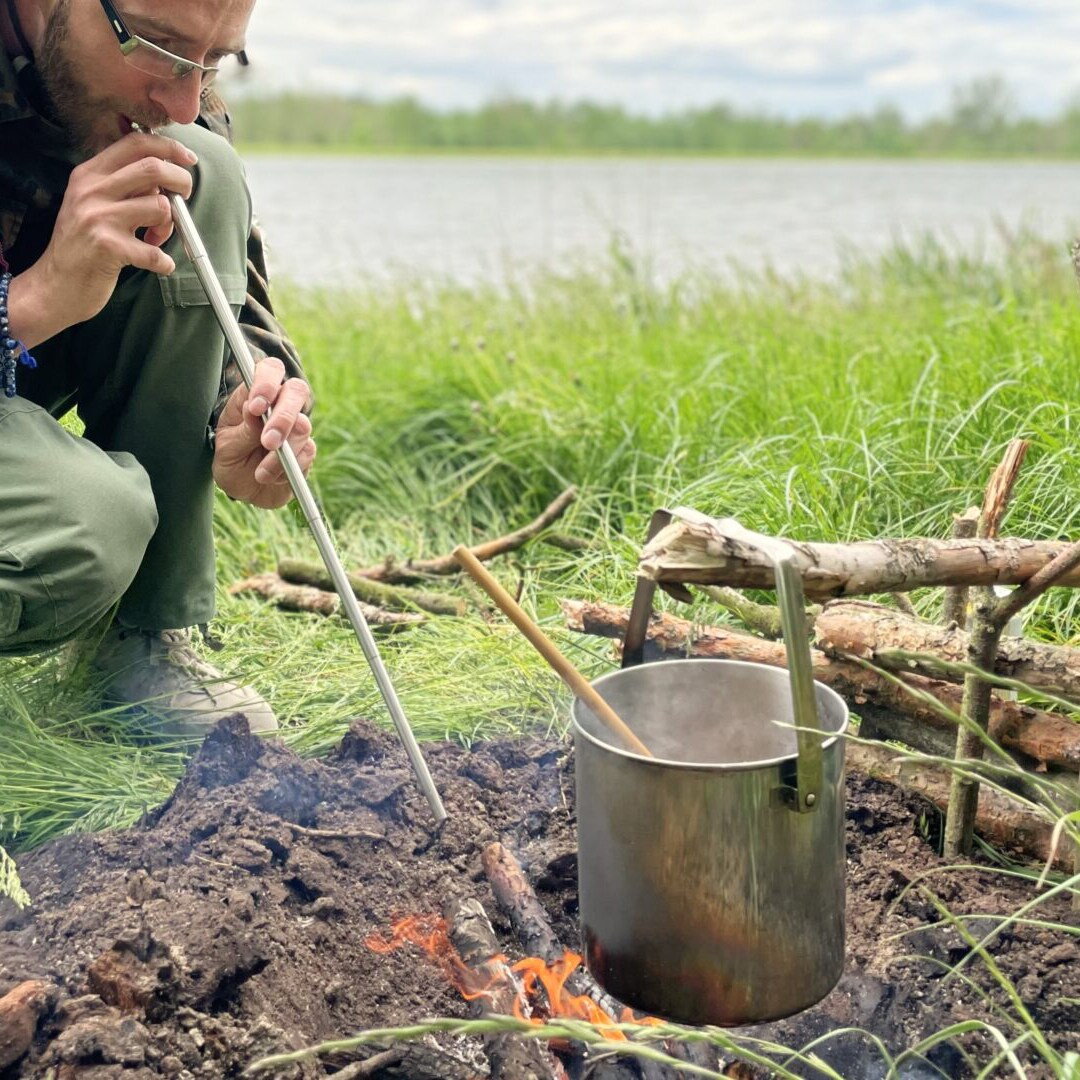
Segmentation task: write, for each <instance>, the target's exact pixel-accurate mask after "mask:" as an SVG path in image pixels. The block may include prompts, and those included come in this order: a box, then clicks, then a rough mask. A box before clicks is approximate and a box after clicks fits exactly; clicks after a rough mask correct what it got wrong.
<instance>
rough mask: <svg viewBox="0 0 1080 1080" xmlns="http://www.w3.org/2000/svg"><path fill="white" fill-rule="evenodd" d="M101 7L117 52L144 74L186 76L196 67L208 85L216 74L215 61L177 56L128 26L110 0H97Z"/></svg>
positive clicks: (242, 60) (244, 60)
mask: <svg viewBox="0 0 1080 1080" xmlns="http://www.w3.org/2000/svg"><path fill="white" fill-rule="evenodd" d="M101 7H102V10H103V11H104V12H105V15H106V17H107V18H108V20H109V25H110V26H112V28H113V33H114V34H115V35H116V40H117V41H118V42H119V43H120V52H121V53H123V56H124V59H125V60H126V61H127V62H128V63H129V64H130V65H131V66H132V67H133V68H137V69H138V70H139V71H141V72H143V74H145V75H153V76H154V78H155V79H186V78H187V77H188V76H189V75H190V74H191V73H192V72H193V71H197V72H198V73H199V79H200V81H201V82H202V84H203V86H209V85H210V84H211V83H212V82H213V81H214V79H215V78H216V77H217V73H218V67H217V64H213V65H210V66H207V65H206V64H197V63H196V62H195V61H194V60H186V59H184V57H182V56H177V55H176V54H175V53H171V52H169V51H168V49H163V48H162V47H161V46H160V45H155V44H154V43H153V42H152V41H148V40H147V39H146V38H144V37H140V36H139V35H138V34H133V33H132V32H131V31H130V30H128V28H127V25H126V24H125V23H124V20H123V19H122V18H121V17H120V12H118V11H117V10H116V8H114V7H113V6H112V3H111V2H110V0H101ZM238 59H239V61H240V63H241V64H246V63H247V62H248V59H247V56H246V55H245V54H244V53H243V52H241V53H240V54H239V55H238Z"/></svg>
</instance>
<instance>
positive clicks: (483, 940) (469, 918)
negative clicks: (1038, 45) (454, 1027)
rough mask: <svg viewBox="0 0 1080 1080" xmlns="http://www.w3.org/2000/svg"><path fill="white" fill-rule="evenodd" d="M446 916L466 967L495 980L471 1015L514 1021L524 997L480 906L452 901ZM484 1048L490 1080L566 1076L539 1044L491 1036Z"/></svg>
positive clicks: (542, 1079) (552, 1079) (475, 1002)
mask: <svg viewBox="0 0 1080 1080" xmlns="http://www.w3.org/2000/svg"><path fill="white" fill-rule="evenodd" d="M443 917H444V918H445V919H446V922H447V925H448V927H449V935H450V941H451V942H452V943H453V946H454V948H455V949H457V953H458V956H460V957H461V960H462V962H463V963H464V964H465V966H466V967H467V968H469V970H470V971H474V972H476V973H477V974H478V976H479V977H480V979H481V980H483V979H486V978H490V979H491V984H490V988H489V989H487V990H485V991H484V993H483V994H482V995H481V996H480V997H478V998H475V999H474V1000H473V1002H472V1005H471V1009H472V1012H473V1015H474V1016H477V1017H480V1016H483V1015H484V1014H485V1013H498V1014H500V1015H502V1016H513V1015H514V1005H515V1004H517V1005H518V1006H519V1009H520V1007H523V1006H524V1005H525V1000H524V996H523V995H522V994H521V992H520V986H519V984H518V982H517V980H516V978H515V977H514V975H513V974H512V973H511V971H510V968H509V965H508V964H507V963H506V961H505V959H504V958H503V957H502V955H501V953H502V950H501V949H500V948H499V942H498V939H497V938H496V937H495V931H494V930H493V929H492V927H491V923H490V922H488V917H487V915H486V914H485V913H484V909H483V907H482V906H481V905H480V903H479V901H477V900H451V901H449V902H448V903H447V904H446V905H445V906H444V908H443ZM522 1015H524V1013H522ZM483 1043H484V1053H485V1054H486V1055H487V1058H488V1063H489V1064H490V1066H491V1077H492V1080H556V1078H557V1077H558V1075H559V1073H560V1072H562V1067H561V1066H559V1067H558V1071H556V1066H555V1064H554V1063H553V1061H552V1060H551V1052H550V1050H548V1049H547V1047H545V1046H543V1045H542V1044H540V1043H537V1042H526V1041H525V1040H523V1039H521V1038H520V1037H518V1036H515V1035H487V1036H485V1037H484V1039H483Z"/></svg>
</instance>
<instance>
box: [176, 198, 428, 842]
mask: <svg viewBox="0 0 1080 1080" xmlns="http://www.w3.org/2000/svg"><path fill="white" fill-rule="evenodd" d="M166 194H167V195H168V199H169V204H170V206H171V207H172V216H173V222H174V224H175V225H176V231H177V233H178V234H179V236H180V239H181V241H182V242H183V245H184V250H185V251H186V252H187V254H188V258H190V259H191V261H192V263H193V265H194V267H195V273H196V274H197V275H198V278H199V283H200V284H201V285H202V287H203V291H204V292H205V293H206V298H207V299H208V300H209V301H210V306H211V307H212V308H213V309H214V314H215V315H216V316H217V321H218V323H219V324H220V326H221V329H222V331H223V332H224V334H225V339H226V341H228V343H229V348H230V349H231V350H232V353H233V356H234V357H235V358H236V363H237V365H238V366H239V368H240V373H241V375H242V376H243V378H244V382H245V383H246V384H247V386H248V389H250V388H251V384H252V381H253V380H254V378H255V361H254V359H253V357H252V354H251V350H250V349H249V348H248V344H247V341H246V340H245V338H244V335H243V332H242V331H241V329H240V324H239V323H238V322H237V320H236V316H235V315H234V314H233V310H232V308H231V307H230V306H229V302H228V300H227V299H226V298H225V292H224V290H223V289H222V287H221V282H220V281H219V280H218V277H217V274H216V273H215V272H214V268H213V266H212V265H211V264H210V259H209V257H208V256H207V253H206V247H205V246H204V244H203V242H202V238H201V237H200V236H199V233H198V230H197V229H196V228H195V222H194V221H192V219H191V213H190V212H189V210H188V208H187V204H186V203H185V202H184V200H183V199H182V198H181V197H180V196H179V195H176V194H174V193H171V192H167V193H166ZM269 415H270V414H269V413H267V417H269ZM277 455H278V460H279V461H280V462H281V464H282V466H283V468H284V469H285V475H286V476H287V477H288V478H289V484H290V485H291V487H292V489H293V494H294V495H295V496H296V500H297V502H299V504H300V506H301V507H302V508H303V511H304V516H305V517H306V518H307V520H308V525H309V526H310V527H311V532H312V534H313V535H314V537H315V543H316V544H317V545H318V548H319V554H320V555H321V556H322V560H323V563H324V564H325V565H326V569H327V570H328V571H329V572H330V577H331V578H332V579H333V582H334V588H335V589H337V593H338V596H340V597H341V603H342V606H343V607H344V608H345V614H346V615H347V616H348V619H349V622H350V623H352V628H353V630H354V631H355V632H356V639H357V641H359V642H360V648H361V649H363V651H364V656H365V657H367V662H368V665H369V666H370V668H371V673H372V674H373V675H374V676H375V682H376V683H377V684H378V686H379V691H380V693H381V694H382V696H383V701H385V702H386V707H387V709H389V710H390V716H391V718H392V719H393V721H394V727H396V728H397V733H398V737H399V738H400V739H401V741H402V743H403V744H404V746H405V752H406V753H407V754H408V755H409V761H410V762H411V763H412V768H413V772H414V773H415V774H416V779H417V781H418V783H419V784H420V788H421V790H422V791H423V793H424V795H425V796H426V798H427V801H428V803H429V804H430V806H431V810H432V813H433V814H434V815H435V820H436V821H437V822H441V821H444V820H445V819H446V816H447V815H446V809H445V808H444V806H443V803H442V799H441V798H440V797H439V791H438V788H436V787H435V781H434V780H432V778H431V773H430V772H429V771H428V767H427V762H426V761H424V756H423V754H421V752H420V747H419V746H418V745H417V742H416V736H415V735H413V732H412V728H411V727H410V726H409V721H408V719H407V718H406V716H405V712H404V710H403V709H402V708H401V702H400V701H398V696H397V693H396V692H395V690H394V686H393V683H391V681H390V675H389V674H388V673H387V670H386V666H385V665H384V664H383V662H382V657H381V656H380V655H379V650H378V648H377V646H376V644H375V639H374V638H373V637H372V634H371V630H370V628H369V627H368V624H367V620H366V619H365V618H364V613H363V612H362V611H361V610H360V605H359V604H358V603H357V600H356V596H355V594H354V593H353V591H352V586H350V585H349V579H348V576H347V574H346V573H345V568H344V566H342V564H341V559H340V558H339V557H338V553H337V551H336V549H335V548H334V543H333V541H332V540H331V539H330V533H329V530H328V529H327V527H326V522H325V521H323V517H322V514H321V513H320V512H319V507H318V504H317V503H316V502H315V497H314V496H313V495H312V493H311V488H310V487H309V486H308V482H307V478H306V477H305V476H304V474H303V471H302V470H301V469H300V464H299V462H298V461H297V460H296V455H295V454H294V453H293V449H292V447H291V446H290V445H289V444H288V443H287V442H286V443H284V444H283V445H282V446H281V448H280V449H279V450H278V451H277Z"/></svg>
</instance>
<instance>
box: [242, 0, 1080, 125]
mask: <svg viewBox="0 0 1080 1080" xmlns="http://www.w3.org/2000/svg"><path fill="white" fill-rule="evenodd" d="M249 46H250V48H249V53H250V55H251V57H252V60H253V67H252V71H251V76H250V84H251V87H252V88H253V89H258V90H272V89H284V88H300V87H305V88H324V89H332V90H335V91H339V92H344V93H364V94H369V95H372V96H376V97H385V96H389V95H392V94H400V93H413V94H416V95H417V96H418V97H421V98H422V99H424V100H425V101H427V102H429V103H431V104H434V105H439V106H444V107H451V106H470V105H475V104H477V103H479V102H482V101H484V100H487V99H489V98H490V97H491V96H492V95H494V94H499V93H503V94H515V95H520V96H523V97H529V98H534V99H539V100H546V99H550V98H556V97H557V98H561V99H563V100H576V99H581V98H589V99H593V100H597V101H603V102H615V103H621V104H623V105H626V106H627V107H630V108H633V109H635V110H637V111H643V112H659V111H663V110H667V109H676V108H683V107H686V106H691V105H705V104H712V103H714V102H717V101H724V102H727V103H729V104H731V105H734V106H736V107H737V108H743V109H749V108H764V109H768V110H770V111H774V112H779V113H783V114H786V115H805V114H820V115H838V114H844V113H850V112H855V111H869V110H871V109H873V108H874V107H876V106H877V105H878V104H880V103H882V102H885V101H888V102H891V103H894V104H897V105H899V106H900V108H902V109H903V110H904V111H905V112H907V113H908V114H909V115H911V116H914V117H921V116H925V115H926V114H928V113H930V112H935V111H941V110H943V109H944V108H946V107H947V105H948V102H949V99H950V94H951V91H952V88H953V87H954V86H955V85H957V84H958V83H962V82H966V81H969V80H971V79H973V78H976V77H979V76H983V75H989V74H997V75H1001V76H1003V77H1004V78H1005V79H1006V80H1007V81H1008V82H1009V84H1010V86H1011V87H1012V88H1013V90H1014V92H1015V93H1016V96H1017V100H1018V103H1019V105H1020V107H1021V109H1022V110H1023V111H1024V112H1028V113H1033V114H1036V115H1045V114H1047V113H1050V112H1053V111H1055V110H1056V109H1057V108H1058V107H1059V106H1060V103H1061V102H1062V100H1063V99H1064V98H1065V97H1066V96H1067V95H1068V94H1069V92H1070V91H1071V90H1072V89H1073V88H1074V87H1075V86H1076V85H1077V84H1078V83H1080V5H1078V4H1076V3H1075V0H1026V2H1024V3H1019V2H1015V0H978V2H976V0H937V2H928V0H726V2H723V3H719V2H717V0H618V2H616V0H547V2H545V3H543V4H541V3H537V2H536V0H443V2H440V3H432V2H425V0H395V2H393V3H387V2H386V0H378V2H377V3H376V2H375V0H322V2H321V3H320V4H318V5H311V4H301V5H297V4H295V3H293V2H286V0H257V2H256V10H255V14H254V16H253V18H252V23H251V28H250V33H249Z"/></svg>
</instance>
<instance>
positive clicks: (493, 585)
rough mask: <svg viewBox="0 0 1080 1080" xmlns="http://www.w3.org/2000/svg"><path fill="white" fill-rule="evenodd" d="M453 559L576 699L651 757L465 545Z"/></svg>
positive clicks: (640, 742)
mask: <svg viewBox="0 0 1080 1080" xmlns="http://www.w3.org/2000/svg"><path fill="white" fill-rule="evenodd" d="M453 554H454V558H455V559H457V561H458V563H459V565H460V566H461V567H462V568H463V569H465V570H467V571H468V573H469V575H470V576H471V577H472V579H473V580H474V581H475V582H476V583H477V585H479V586H480V588H482V589H483V590H484V592H486V593H487V594H488V596H490V597H491V599H492V600H493V601H494V602H495V605H496V607H498V609H499V610H500V611H501V612H502V613H503V614H504V615H505V616H506V617H507V618H508V619H509V620H510V621H511V622H512V623H513V624H514V625H515V626H516V627H517V628H518V629H519V630H520V631H521V632H522V634H524V635H525V637H526V638H528V640H529V643H530V644H531V645H532V646H533V648H534V649H536V651H537V652H538V653H540V655H541V656H542V657H543V658H544V659H545V660H546V661H547V662H548V663H549V664H550V665H551V666H552V667H553V668H554V669H555V670H556V672H558V674H559V676H560V677H561V678H562V681H563V682H564V683H566V685H567V686H568V687H570V690H571V691H572V692H573V694H574V696H575V697H578V698H580V699H581V700H582V701H584V702H585V704H586V705H588V706H589V708H590V709H592V711H593V712H594V713H595V714H596V715H597V716H598V717H599V718H600V719H601V720H602V721H603V722H604V724H605V725H606V726H607V727H608V728H609V729H610V730H611V731H613V732H614V733H615V734H616V735H618V736H619V738H620V739H622V741H623V742H624V743H625V744H626V745H627V746H628V747H629V748H630V749H631V750H633V751H634V752H635V753H637V754H641V755H642V756H644V757H652V756H653V754H652V751H651V750H649V748H648V747H647V746H646V745H645V744H644V743H643V742H642V741H641V740H640V739H639V738H638V737H637V736H636V735H635V734H634V733H633V732H632V731H631V730H630V729H629V728H628V727H627V726H626V724H625V723H624V722H623V721H622V720H621V719H620V717H619V714H618V713H617V712H615V710H614V709H613V708H612V707H611V706H610V705H609V704H608V703H607V702H606V701H605V700H604V699H603V698H602V697H601V696H600V695H599V694H598V693H597V692H596V691H595V690H594V689H593V688H592V686H590V685H589V683H588V681H587V680H586V679H585V676H584V675H582V674H581V672H580V671H578V669H577V668H576V667H574V665H573V664H571V663H570V661H569V660H567V659H566V657H565V656H563V654H562V653H561V652H559V650H558V649H557V648H556V647H555V643H554V642H553V641H552V640H551V639H550V638H549V637H548V636H547V635H546V634H545V633H544V631H543V630H541V629H540V627H539V626H537V625H536V623H534V622H533V621H532V619H530V618H529V616H528V615H526V614H525V612H524V611H522V609H521V607H520V606H519V605H518V604H517V603H516V602H515V601H514V598H513V597H512V596H511V595H510V594H509V593H508V592H507V591H506V590H505V589H504V588H503V587H502V586H501V585H500V584H499V583H498V582H497V581H496V580H495V579H494V578H493V577H492V576H491V574H489V573H488V571H487V569H486V568H485V567H484V564H483V563H481V562H480V560H479V559H478V558H477V557H476V556H475V555H474V554H473V553H472V552H471V551H470V550H469V549H468V548H467V547H465V545H464V544H459V545H458V546H457V547H456V548H454V553H453Z"/></svg>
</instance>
